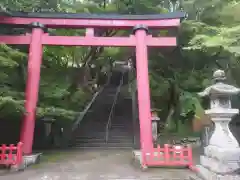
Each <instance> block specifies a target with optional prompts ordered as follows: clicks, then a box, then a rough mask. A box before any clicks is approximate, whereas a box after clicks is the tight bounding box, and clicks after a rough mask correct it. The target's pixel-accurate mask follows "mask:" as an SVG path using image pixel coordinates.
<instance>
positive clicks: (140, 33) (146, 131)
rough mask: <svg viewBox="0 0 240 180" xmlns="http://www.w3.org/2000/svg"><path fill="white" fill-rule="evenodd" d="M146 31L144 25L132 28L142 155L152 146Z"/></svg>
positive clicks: (149, 150)
mask: <svg viewBox="0 0 240 180" xmlns="http://www.w3.org/2000/svg"><path fill="white" fill-rule="evenodd" d="M147 31H148V29H147V28H146V27H144V26H139V27H135V28H134V33H135V36H136V69H137V89H138V107H139V108H138V111H139V123H140V141H141V151H142V153H143V154H142V155H143V157H144V156H145V153H150V152H151V149H152V148H153V143H152V125H151V113H150V92H149V78H148V52H147V45H146V39H147Z"/></svg>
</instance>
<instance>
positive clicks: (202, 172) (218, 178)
mask: <svg viewBox="0 0 240 180" xmlns="http://www.w3.org/2000/svg"><path fill="white" fill-rule="evenodd" d="M197 169H198V174H197V175H198V177H200V178H202V179H203V180H240V176H239V175H237V174H227V175H221V174H217V173H215V172H212V171H211V170H209V169H207V168H205V167H203V166H201V165H197Z"/></svg>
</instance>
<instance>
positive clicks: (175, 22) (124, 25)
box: [0, 16, 180, 29]
mask: <svg viewBox="0 0 240 180" xmlns="http://www.w3.org/2000/svg"><path fill="white" fill-rule="evenodd" d="M32 22H39V23H41V24H44V25H45V26H46V27H50V28H89V27H101V28H103V27H106V28H118V29H128V28H133V27H134V26H137V25H139V24H144V25H146V26H148V27H149V28H158V29H159V28H168V27H177V26H180V19H164V20H110V19H109V20H106V19H104V20H101V19H99V20H97V19H50V18H49V19H48V18H46V19H44V18H20V17H1V16H0V24H12V25H14V24H15V25H28V24H31V23H32Z"/></svg>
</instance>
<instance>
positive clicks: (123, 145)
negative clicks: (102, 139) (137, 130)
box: [74, 143, 133, 148]
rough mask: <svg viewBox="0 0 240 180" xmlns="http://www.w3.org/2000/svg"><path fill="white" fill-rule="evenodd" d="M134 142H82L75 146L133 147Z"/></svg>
mask: <svg viewBox="0 0 240 180" xmlns="http://www.w3.org/2000/svg"><path fill="white" fill-rule="evenodd" d="M132 146H133V143H81V144H76V145H75V146H74V147H75V148H87V147H89V148H93V147H96V148H132Z"/></svg>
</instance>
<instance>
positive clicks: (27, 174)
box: [0, 149, 199, 180]
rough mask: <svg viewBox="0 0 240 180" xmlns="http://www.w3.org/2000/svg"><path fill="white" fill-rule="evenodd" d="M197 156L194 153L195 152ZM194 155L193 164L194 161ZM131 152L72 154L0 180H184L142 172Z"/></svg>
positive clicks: (177, 172)
mask: <svg viewBox="0 0 240 180" xmlns="http://www.w3.org/2000/svg"><path fill="white" fill-rule="evenodd" d="M196 154H198V151H196ZM198 156H199V155H195V160H196V161H198ZM131 157H132V152H131V150H97V149H96V150H75V151H71V152H63V153H62V154H61V159H58V160H56V161H46V160H44V162H42V163H41V164H40V165H37V166H33V167H30V168H28V169H26V170H25V171H24V172H19V173H13V174H10V173H6V172H4V171H0V180H9V179H18V180H120V179H126V180H148V179H149V180H151V179H152V180H154V179H156V180H163V179H166V180H167V179H169V180H172V179H176V180H177V179H179V180H184V179H186V180H188V179H189V176H190V175H191V174H192V172H191V171H189V170H187V169H164V168H149V169H147V170H146V171H144V172H142V171H141V170H140V169H139V168H138V167H136V166H133V165H132V163H131Z"/></svg>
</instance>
